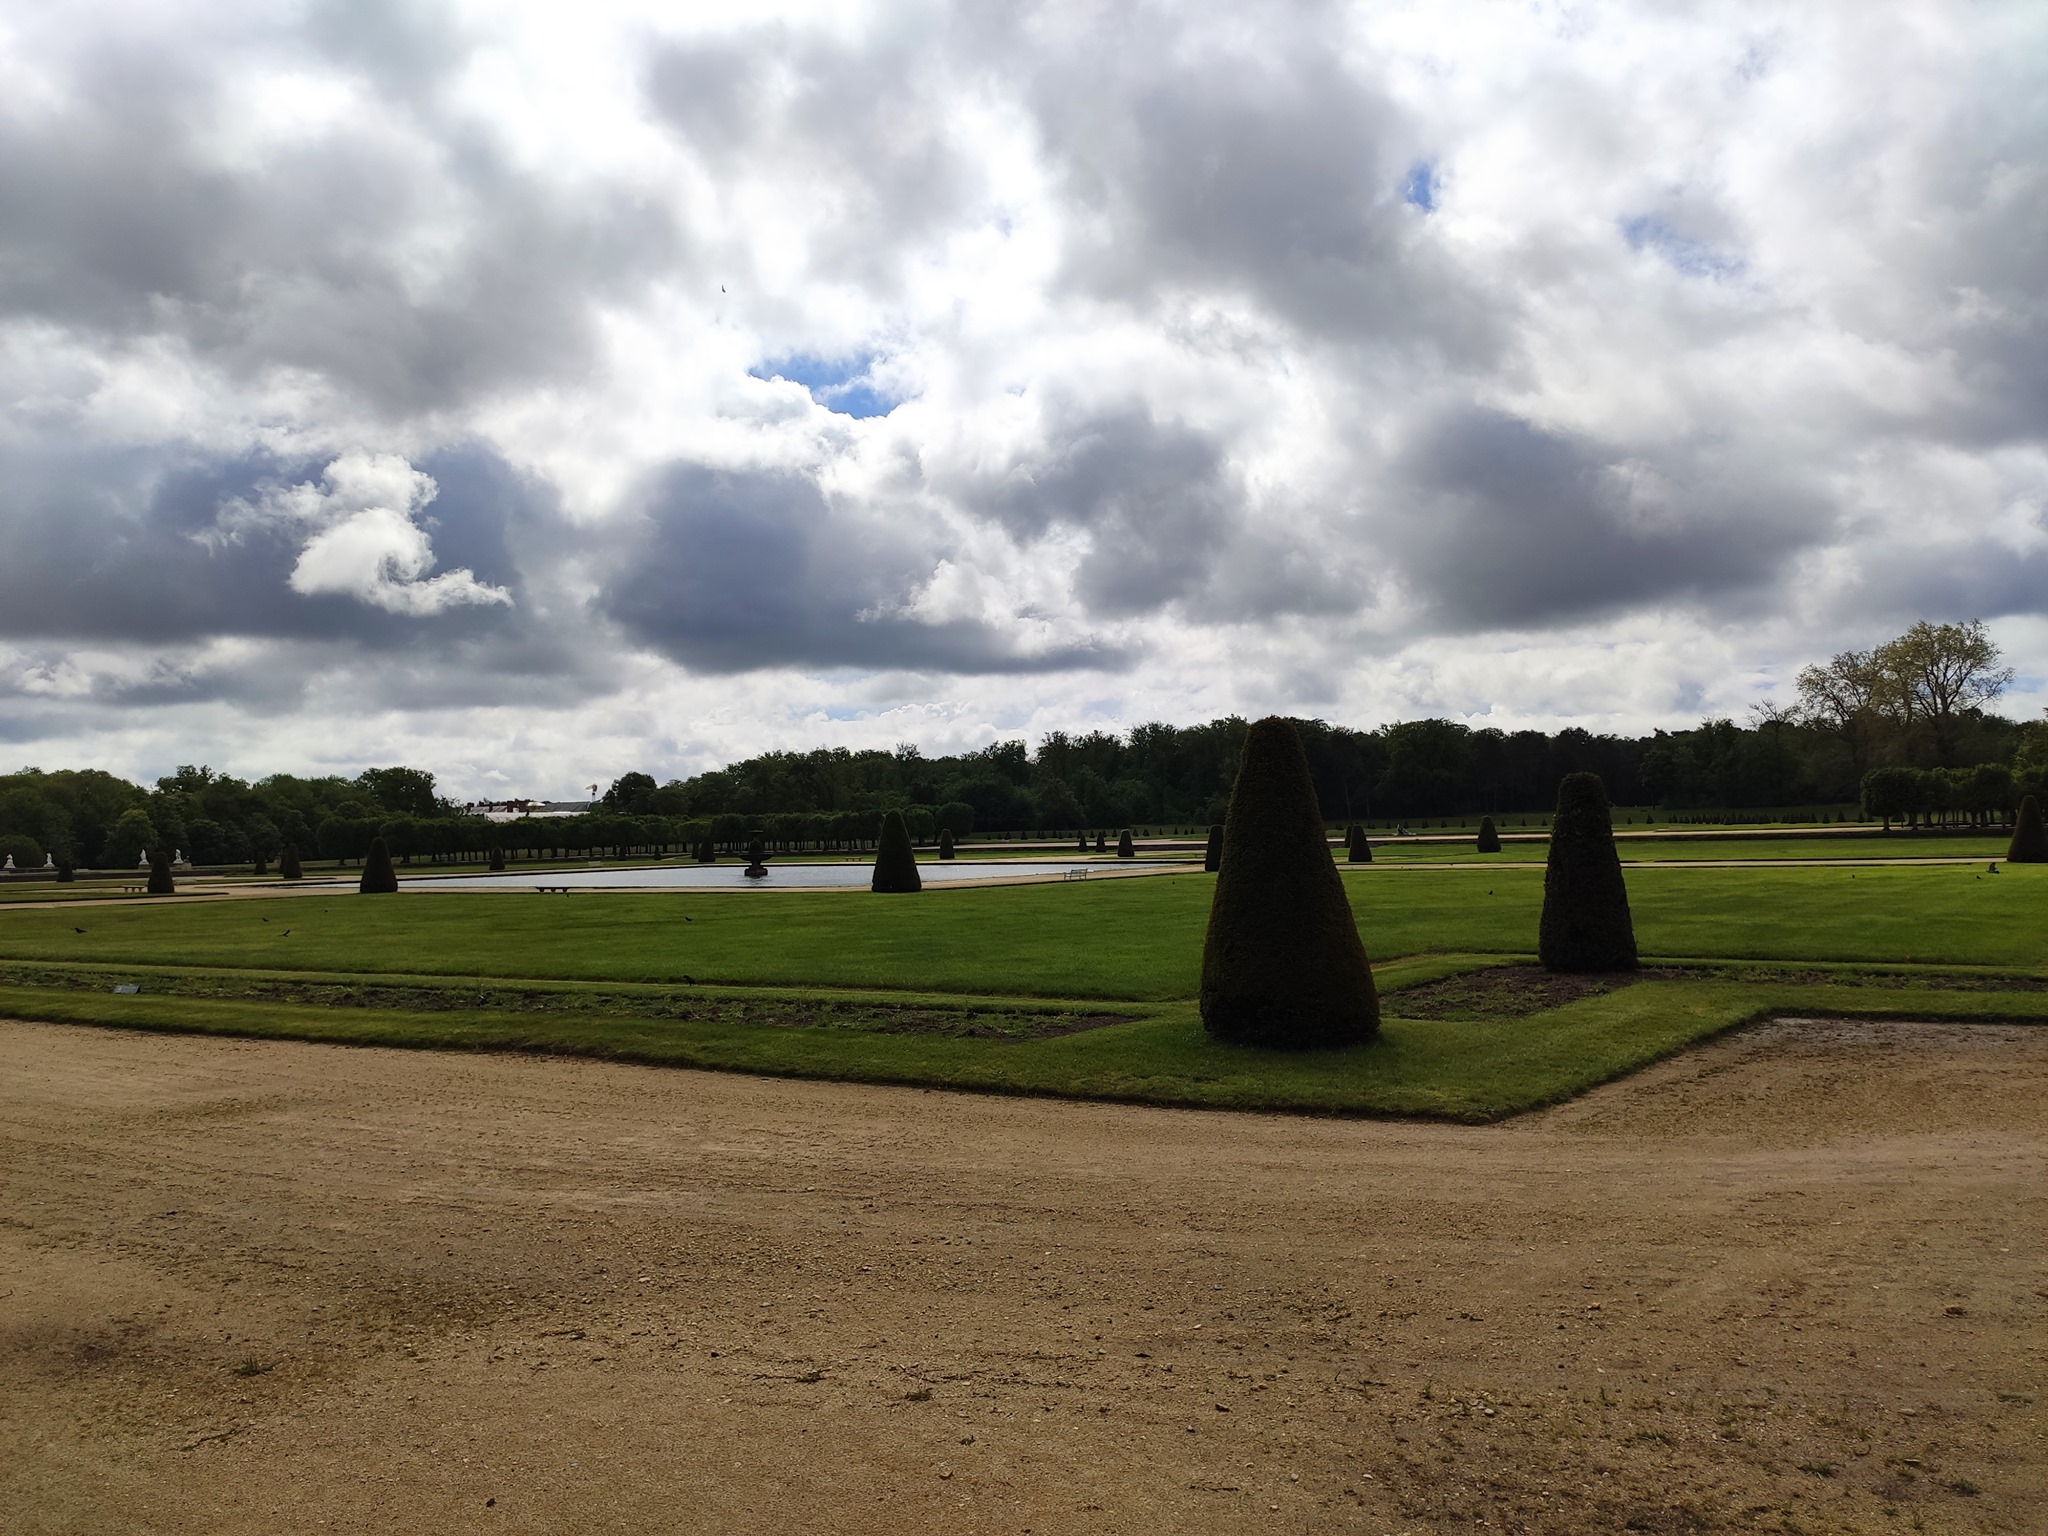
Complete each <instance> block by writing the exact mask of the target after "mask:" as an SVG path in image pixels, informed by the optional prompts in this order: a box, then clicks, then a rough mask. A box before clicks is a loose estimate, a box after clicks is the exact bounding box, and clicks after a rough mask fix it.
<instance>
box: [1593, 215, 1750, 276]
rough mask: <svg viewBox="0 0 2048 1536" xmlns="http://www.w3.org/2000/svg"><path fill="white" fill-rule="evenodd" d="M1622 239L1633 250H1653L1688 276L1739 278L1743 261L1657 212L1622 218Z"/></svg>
mask: <svg viewBox="0 0 2048 1536" xmlns="http://www.w3.org/2000/svg"><path fill="white" fill-rule="evenodd" d="M1621 234H1622V238H1623V239H1625V240H1627V241H1628V248H1629V249H1630V250H1632V251H1653V252H1655V253H1656V254H1657V255H1659V256H1662V257H1663V258H1664V259H1665V260H1666V261H1667V262H1669V263H1670V264H1671V265H1672V266H1673V267H1674V268H1676V269H1677V270H1678V271H1680V272H1683V273H1684V274H1685V275H1686V276H1687V277H1711V278H1714V279H1715V280H1717V281H1719V280H1721V279H1724V278H1730V277H1737V276H1740V275H1741V272H1742V260H1741V258H1740V257H1737V256H1729V255H1727V254H1725V253H1724V252H1722V251H1719V250H1717V249H1715V247H1713V246H1712V245H1709V244H1708V243H1707V242H1706V241H1704V240H1695V239H1693V238H1692V236H1690V235H1685V234H1680V233H1679V232H1678V231H1677V230H1676V229H1673V228H1672V227H1671V226H1670V225H1669V224H1667V223H1665V222H1664V220H1662V219H1660V218H1658V217H1657V216H1656V215H1655V214H1649V213H1640V214H1637V215H1636V216H1635V217H1634V218H1632V219H1623V220H1622V221H1621Z"/></svg>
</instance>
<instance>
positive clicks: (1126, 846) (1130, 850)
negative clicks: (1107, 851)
mask: <svg viewBox="0 0 2048 1536" xmlns="http://www.w3.org/2000/svg"><path fill="white" fill-rule="evenodd" d="M1116 856H1117V857H1118V858H1120V859H1135V858H1136V857H1137V856H1138V850H1137V847H1136V846H1135V845H1134V844H1133V843H1132V842H1131V829H1130V828H1129V827H1125V828H1124V829H1123V831H1121V832H1119V833H1117V835H1116Z"/></svg>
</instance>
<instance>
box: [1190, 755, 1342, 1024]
mask: <svg viewBox="0 0 2048 1536" xmlns="http://www.w3.org/2000/svg"><path fill="white" fill-rule="evenodd" d="M1201 1002H1202V1024H1203V1027H1204V1028H1206V1029H1207V1030H1208V1031H1209V1033H1210V1034H1212V1035H1214V1036H1216V1037H1217V1038H1218V1039H1222V1040H1230V1041H1234V1042H1236V1043H1238V1044H1241V1045H1263V1046H1273V1047H1279V1048H1283V1049H1305V1048H1309V1047H1316V1046H1339V1045H1352V1044H1355V1043H1357V1042H1358V1041H1361V1040H1369V1039H1371V1038H1372V1036H1373V1035H1374V1034H1375V1033H1376V1032H1377V1031H1378V1029H1379V1022H1380V1005H1379V995H1378V993H1377V992H1376V991H1375V990H1374V988H1373V983H1372V967H1371V965H1370V964H1369V963H1368V962H1367V960H1366V957H1365V945H1364V944H1363V943H1362V942H1361V941H1360V939H1359V937H1358V925H1357V923H1356V922H1354V921H1353V920H1352V917H1351V903H1350V902H1349V901H1348V900H1347V899H1346V898H1345V895H1344V882H1343V880H1342V879H1341V878H1340V877H1339V876H1338V874H1337V866H1336V863H1335V862H1334V861H1333V860H1332V859H1331V857H1330V845H1329V843H1328V842H1326V841H1325V840H1324V834H1323V821H1322V814H1321V811H1320V810H1319V809H1318V807H1317V805H1316V791H1315V785H1314V783H1313V782H1312V781H1311V780H1310V778H1309V772H1308V759H1307V758H1306V757H1305V756H1303V754H1302V750H1301V739H1300V737H1299V736H1297V735H1296V734H1295V730H1294V727H1293V725H1292V724H1290V723H1289V722H1288V721H1286V720H1282V719H1280V718H1278V717H1277V716H1276V717H1273V718H1269V719H1265V720H1261V721H1259V722H1258V723H1257V724H1256V725H1254V726H1252V728H1251V729H1250V730H1249V731H1248V732H1247V733H1246V734H1245V741H1244V756H1243V758H1242V759H1241V760H1240V761H1239V764H1238V771H1237V786H1236V788H1235V789H1234V790H1232V791H1231V796H1230V811H1229V813H1228V815H1227V816H1226V817H1225V819H1224V823H1223V859H1222V868H1221V869H1220V870H1219V871H1218V873H1217V877H1216V895H1215V899H1214V901H1213V902H1212V903H1211V905H1210V908H1209V932H1208V937H1207V939H1206V940H1205V941H1204V943H1203V947H1202V996H1201Z"/></svg>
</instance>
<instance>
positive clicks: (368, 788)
mask: <svg viewBox="0 0 2048 1536" xmlns="http://www.w3.org/2000/svg"><path fill="white" fill-rule="evenodd" d="M356 784H357V786H358V787H359V788H360V789H361V790H362V792H363V793H364V794H366V795H368V796H369V797H370V799H371V801H372V802H374V803H375V804H376V805H377V806H378V807H380V808H381V809H383V810H385V811H388V812H390V813H392V814H394V815H399V816H438V815H440V814H441V813H442V811H443V810H444V809H445V807H444V806H443V805H442V804H441V800H440V797H439V796H438V795H436V794H435V793H434V776H433V775H432V774H431V773H428V772H427V771H426V770H425V769H424V768H365V769H364V770H363V771H362V772H361V773H360V774H358V775H357V776H356Z"/></svg>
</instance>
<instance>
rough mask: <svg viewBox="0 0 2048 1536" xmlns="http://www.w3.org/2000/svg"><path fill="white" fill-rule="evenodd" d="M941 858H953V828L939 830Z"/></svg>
mask: <svg viewBox="0 0 2048 1536" xmlns="http://www.w3.org/2000/svg"><path fill="white" fill-rule="evenodd" d="M939 857H940V858H942V859H950V858H952V857H953V829H952V828H951V827H941V828H939Z"/></svg>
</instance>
